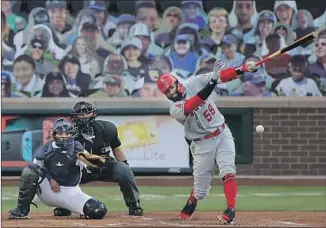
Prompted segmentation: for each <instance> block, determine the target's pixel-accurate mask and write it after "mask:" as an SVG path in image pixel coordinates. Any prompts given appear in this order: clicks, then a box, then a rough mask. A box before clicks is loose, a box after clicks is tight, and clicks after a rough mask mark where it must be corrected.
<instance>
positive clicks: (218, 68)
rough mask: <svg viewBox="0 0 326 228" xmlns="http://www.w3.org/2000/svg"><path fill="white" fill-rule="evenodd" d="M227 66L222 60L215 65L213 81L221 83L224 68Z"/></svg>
mask: <svg viewBox="0 0 326 228" xmlns="http://www.w3.org/2000/svg"><path fill="white" fill-rule="evenodd" d="M224 66H225V63H224V62H223V61H221V60H216V61H215V63H214V71H213V72H214V74H213V77H212V79H213V80H216V81H217V83H221V79H220V77H221V71H222V69H223V67H224Z"/></svg>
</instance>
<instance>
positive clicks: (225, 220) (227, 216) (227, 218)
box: [217, 207, 235, 225]
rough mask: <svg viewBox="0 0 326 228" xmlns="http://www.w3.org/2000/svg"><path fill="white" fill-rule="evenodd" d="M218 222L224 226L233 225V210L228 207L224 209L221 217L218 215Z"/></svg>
mask: <svg viewBox="0 0 326 228" xmlns="http://www.w3.org/2000/svg"><path fill="white" fill-rule="evenodd" d="M217 219H218V221H219V222H220V223H222V224H225V225H228V224H230V225H234V224H235V209H234V208H232V207H229V208H228V209H226V210H225V211H224V212H223V214H222V215H219V216H218V217H217Z"/></svg>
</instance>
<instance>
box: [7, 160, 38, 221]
mask: <svg viewBox="0 0 326 228" xmlns="http://www.w3.org/2000/svg"><path fill="white" fill-rule="evenodd" d="M41 175H42V171H41V169H40V167H38V166H37V165H28V166H27V167H26V168H24V170H23V171H22V173H21V175H20V183H19V194H18V202H17V207H16V208H15V209H12V210H10V211H9V215H8V219H26V218H28V214H29V212H30V205H31V204H33V205H35V206H36V204H34V203H32V200H33V199H34V196H35V194H36V190H37V187H38V179H39V177H40V176H41ZM36 207H37V206H36Z"/></svg>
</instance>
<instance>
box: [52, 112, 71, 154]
mask: <svg viewBox="0 0 326 228" xmlns="http://www.w3.org/2000/svg"><path fill="white" fill-rule="evenodd" d="M52 131H53V133H52V134H53V139H54V142H55V143H56V145H57V146H58V147H59V148H61V149H67V147H68V145H70V144H72V143H73V138H74V136H75V133H76V130H75V128H74V127H73V126H72V125H71V123H69V122H68V120H66V119H65V118H60V119H57V120H56V121H55V122H54V125H53V129H52Z"/></svg>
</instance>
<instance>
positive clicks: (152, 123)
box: [1, 115, 190, 173]
mask: <svg viewBox="0 0 326 228" xmlns="http://www.w3.org/2000/svg"><path fill="white" fill-rule="evenodd" d="M61 117H65V118H67V119H68V120H70V118H69V117H67V116H34V115H30V116H29V115H23V116H2V117H1V121H2V137H1V157H2V161H1V166H2V169H3V170H4V171H6V170H21V169H22V168H23V167H24V166H26V165H27V164H28V163H30V162H31V161H32V160H33V153H34V152H35V151H36V149H37V148H38V147H40V146H42V145H43V144H44V143H45V142H46V141H47V140H49V139H50V138H49V131H50V129H51V128H52V127H53V123H54V121H55V120H56V119H58V118H61ZM97 119H99V120H107V121H110V122H112V123H114V124H115V125H116V126H117V128H118V133H119V138H120V140H121V143H122V146H121V148H122V149H123V151H124V152H125V154H126V156H127V159H128V162H129V164H130V166H131V167H132V168H136V170H137V168H139V169H141V170H144V169H145V170H146V169H150V170H151V171H152V172H155V169H160V170H165V172H176V173H178V172H180V169H189V166H190V164H189V162H190V161H189V160H190V157H189V148H188V145H187V143H186V141H185V139H184V137H183V136H184V132H183V127H182V126H181V125H180V124H179V123H178V122H177V121H175V120H174V119H173V118H171V117H170V116H163V115H162V116H152V115H148V116H99V117H98V118H97Z"/></svg>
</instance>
